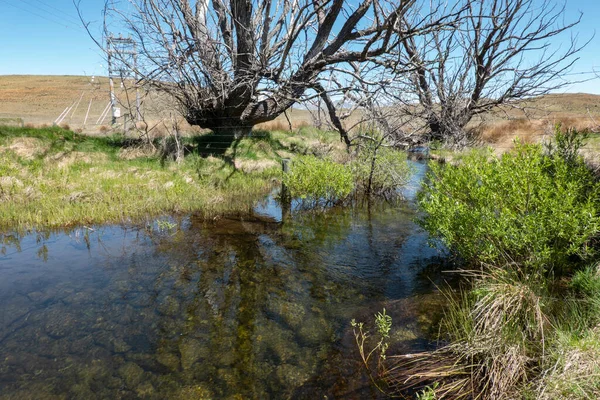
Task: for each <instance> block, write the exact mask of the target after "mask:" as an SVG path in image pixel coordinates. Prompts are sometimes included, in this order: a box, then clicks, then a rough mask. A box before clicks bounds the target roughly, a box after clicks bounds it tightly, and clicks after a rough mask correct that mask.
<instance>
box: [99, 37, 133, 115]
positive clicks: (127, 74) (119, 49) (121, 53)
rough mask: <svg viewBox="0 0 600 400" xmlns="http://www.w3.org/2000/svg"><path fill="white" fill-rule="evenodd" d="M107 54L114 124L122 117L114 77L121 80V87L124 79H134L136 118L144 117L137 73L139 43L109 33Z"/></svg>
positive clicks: (129, 38)
mask: <svg viewBox="0 0 600 400" xmlns="http://www.w3.org/2000/svg"><path fill="white" fill-rule="evenodd" d="M106 54H107V61H108V84H109V86H110V104H111V108H112V122H111V123H112V125H114V124H116V123H117V118H119V117H121V109H120V108H119V107H118V101H117V95H116V94H115V83H114V78H119V79H120V80H121V87H123V86H124V82H123V80H124V79H127V78H129V79H133V80H134V82H135V103H136V104H135V107H136V118H137V120H138V121H140V120H141V119H142V113H141V109H140V107H141V104H140V91H139V85H138V73H137V56H138V53H137V43H136V42H135V40H133V39H132V38H131V37H123V36H121V35H119V36H118V37H116V36H113V35H112V34H111V35H108V37H107V38H106Z"/></svg>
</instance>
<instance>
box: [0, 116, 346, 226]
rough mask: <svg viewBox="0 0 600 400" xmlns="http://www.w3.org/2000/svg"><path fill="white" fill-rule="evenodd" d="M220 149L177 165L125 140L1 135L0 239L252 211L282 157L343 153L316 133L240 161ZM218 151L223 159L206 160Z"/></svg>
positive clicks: (249, 149)
mask: <svg viewBox="0 0 600 400" xmlns="http://www.w3.org/2000/svg"><path fill="white" fill-rule="evenodd" d="M214 141H215V139H214V138H213V137H211V135H204V136H200V137H188V138H184V144H185V147H186V149H187V154H186V156H185V158H184V160H183V161H182V162H181V163H175V162H174V161H172V160H171V159H170V158H169V157H168V156H166V155H165V154H163V153H161V151H160V149H158V150H157V149H156V148H153V147H152V146H150V145H148V144H144V143H143V142H140V141H138V140H134V139H128V138H125V137H124V136H122V135H113V136H109V137H88V136H83V135H78V134H76V133H73V132H71V131H68V130H64V129H61V128H58V127H52V128H44V129H31V128H14V127H4V126H0V229H28V228H33V227H61V226H69V225H75V224H99V223H107V222H123V221H125V222H129V221H138V220H143V219H145V218H148V217H152V216H156V215H158V214H164V213H172V212H202V213H205V214H208V215H212V214H219V213H224V212H235V211H239V210H247V209H248V207H249V205H250V204H251V202H252V200H254V199H256V198H258V197H259V196H261V195H264V194H266V193H268V191H269V190H270V189H271V188H272V186H273V184H274V182H275V181H276V180H278V179H279V177H280V166H279V163H280V159H281V158H282V157H293V156H294V154H297V153H307V152H309V151H323V152H335V149H337V147H336V146H337V144H336V142H337V141H336V136H335V135H328V134H325V133H322V132H315V131H314V130H310V129H307V130H304V131H303V132H300V133H298V134H295V135H292V134H290V133H286V132H266V131H262V132H256V134H255V135H254V136H253V137H250V138H246V139H243V140H242V141H240V142H239V143H238V146H237V147H236V148H235V155H234V154H233V152H234V150H233V149H219V148H218V146H216V145H215V144H214ZM211 142H212V144H213V147H212V148H213V149H214V150H210V151H214V152H216V153H220V154H219V156H218V157H213V156H210V155H207V154H208V150H207V147H208V148H210V145H211ZM156 147H160V146H159V144H158V143H157V144H156ZM319 149H320V150H319Z"/></svg>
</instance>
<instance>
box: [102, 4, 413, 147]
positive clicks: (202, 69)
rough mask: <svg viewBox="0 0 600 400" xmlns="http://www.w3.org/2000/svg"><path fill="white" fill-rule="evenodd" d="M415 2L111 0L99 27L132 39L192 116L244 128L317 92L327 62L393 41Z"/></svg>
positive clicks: (376, 52)
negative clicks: (123, 34) (101, 25)
mask: <svg viewBox="0 0 600 400" xmlns="http://www.w3.org/2000/svg"><path fill="white" fill-rule="evenodd" d="M414 2H415V0H389V2H388V0H360V1H356V2H354V1H349V0H212V1H209V0H124V1H121V2H116V1H112V0H109V1H108V2H107V3H106V7H105V19H104V28H103V30H104V32H103V33H104V34H105V35H107V34H109V31H111V30H117V29H118V30H121V31H124V32H126V33H127V34H129V35H131V36H132V37H133V39H135V40H136V42H137V43H138V48H139V53H140V54H139V58H138V60H137V61H138V62H137V71H136V72H137V73H138V75H139V76H141V77H142V80H143V81H144V82H145V84H147V85H151V86H153V87H154V88H156V89H158V90H160V91H162V92H164V93H166V94H168V95H170V96H171V97H172V98H173V101H174V103H175V105H176V106H177V108H178V109H179V111H180V112H181V113H182V115H183V116H184V117H185V119H186V120H187V121H188V122H189V123H190V124H192V125H198V126H200V127H202V128H208V129H211V130H213V131H214V132H215V133H219V134H224V135H231V136H240V135H244V134H246V133H248V132H249V131H250V130H251V129H252V126H254V125H255V124H258V123H261V122H266V121H269V120H272V119H274V118H276V117H277V116H278V115H280V114H282V113H283V112H284V111H285V110H286V109H287V108H289V107H290V106H292V105H293V104H294V103H295V102H298V101H299V99H300V98H301V97H302V96H303V95H305V94H306V93H307V92H310V91H311V90H314V91H317V92H319V90H320V88H321V86H320V83H319V79H320V78H319V75H320V74H321V72H322V71H323V70H324V69H326V68H327V67H329V66H332V65H338V64H341V63H346V62H368V61H370V60H373V59H376V58H377V57H379V56H381V55H382V54H385V53H386V52H388V51H389V50H390V49H391V48H393V47H397V45H398V37H399V36H398V35H397V34H395V32H397V28H398V26H399V23H400V21H401V20H402V18H403V15H404V14H405V13H406V12H407V10H409V9H410V8H411V7H412V5H413V3H414ZM409 33H410V32H409ZM97 43H98V44H99V45H100V46H102V40H97ZM116 57H119V55H118V54H116ZM121 62H123V63H127V62H128V57H125V56H123V57H122V59H121ZM128 67H130V68H134V66H133V65H128ZM313 93H314V92H313ZM319 95H323V93H321V92H319ZM345 140H346V142H347V143H348V144H349V141H348V138H347V137H346V138H345Z"/></svg>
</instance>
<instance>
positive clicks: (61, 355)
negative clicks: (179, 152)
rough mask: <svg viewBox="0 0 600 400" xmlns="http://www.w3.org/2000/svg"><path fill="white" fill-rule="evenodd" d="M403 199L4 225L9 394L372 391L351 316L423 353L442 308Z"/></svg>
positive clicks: (1, 331) (2, 294)
mask: <svg viewBox="0 0 600 400" xmlns="http://www.w3.org/2000/svg"><path fill="white" fill-rule="evenodd" d="M408 197H409V201H408V202H404V203H402V204H400V205H397V206H378V207H374V208H371V209H367V208H362V209H354V210H352V209H346V210H336V209H334V210H330V211H329V212H327V213H325V214H301V215H296V216H294V217H292V218H290V219H286V220H285V222H283V223H282V222H281V221H280V218H277V212H278V211H277V210H278V209H277V207H276V205H274V204H270V203H269V201H266V202H264V203H263V204H261V205H259V206H258V211H259V212H258V213H257V214H254V215H248V216H246V217H240V218H221V219H218V220H216V221H210V222H206V221H203V220H200V219H196V218H194V217H186V218H182V219H180V220H178V221H175V222H177V224H178V227H177V228H174V229H159V228H158V225H157V224H154V225H153V226H148V227H141V228H123V227H120V226H109V227H100V228H94V230H93V231H92V230H88V229H78V230H74V231H71V232H68V233H53V234H40V233H32V234H29V235H26V236H23V237H18V238H17V237H11V236H6V235H5V236H4V237H3V240H4V243H5V244H4V246H3V247H4V249H3V253H4V254H3V255H2V254H0V277H1V279H0V399H71V398H73V399H75V398H76V399H105V398H123V399H134V398H148V399H165V398H173V399H203V398H206V399H208V398H244V399H246V398H260V399H263V398H275V399H280V398H301V399H317V398H323V396H328V398H348V399H354V398H375V397H377V393H376V392H375V391H373V390H372V389H371V388H370V387H369V385H368V381H367V379H366V378H365V376H364V371H363V370H362V368H361V364H360V362H359V358H358V354H357V351H356V348H355V346H354V343H353V339H354V338H353V336H352V333H351V327H350V325H349V321H350V320H351V319H352V318H356V319H358V320H369V321H370V320H372V316H373V314H374V313H375V312H377V311H380V310H381V308H382V307H386V309H387V310H388V313H390V314H391V315H392V317H393V319H394V330H393V335H392V337H393V339H394V340H395V341H396V343H397V349H400V350H421V349H423V348H426V347H427V346H428V345H429V344H428V341H427V340H426V339H424V337H425V333H426V332H424V329H427V327H428V323H429V322H430V319H431V317H432V315H433V314H435V311H436V310H439V303H440V299H439V295H436V294H435V283H439V273H438V272H437V271H438V266H439V264H440V263H441V262H442V260H441V259H440V258H439V257H438V256H439V255H438V253H437V251H435V250H433V249H431V248H430V247H429V246H428V245H427V237H426V236H425V235H424V234H423V233H421V232H419V230H418V229H417V228H416V226H415V225H414V223H413V222H412V220H413V218H414V217H415V214H414V207H413V206H412V205H411V201H410V196H408ZM279 215H281V214H280V211H279ZM173 221H174V220H173Z"/></svg>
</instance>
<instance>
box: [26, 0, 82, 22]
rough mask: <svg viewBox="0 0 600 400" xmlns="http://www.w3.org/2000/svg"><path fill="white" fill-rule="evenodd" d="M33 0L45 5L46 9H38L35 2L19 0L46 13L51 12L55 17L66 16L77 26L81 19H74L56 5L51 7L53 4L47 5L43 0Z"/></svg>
mask: <svg viewBox="0 0 600 400" xmlns="http://www.w3.org/2000/svg"><path fill="white" fill-rule="evenodd" d="M34 1H36V2H38V3H40V4H41V5H42V6H43V7H46V8H47V9H46V10H44V9H40V8H39V6H37V5H35V4H32V3H30V2H29V1H28V0H21V2H23V3H26V4H29V5H30V6H31V7H34V8H36V9H38V10H39V11H43V12H45V13H47V14H51V15H53V16H55V17H58V18H59V19H61V18H66V19H68V20H69V21H70V22H71V23H74V24H76V25H78V26H79V24H80V22H81V21H79V20H78V19H76V18H75V17H73V16H71V15H69V14H67V13H65V12H64V11H63V10H60V9H58V8H56V7H53V6H51V5H49V4H46V3H45V2H43V1H41V0H34ZM50 10H55V11H58V12H59V13H60V15H59V14H57V13H56V12H53V11H50Z"/></svg>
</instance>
